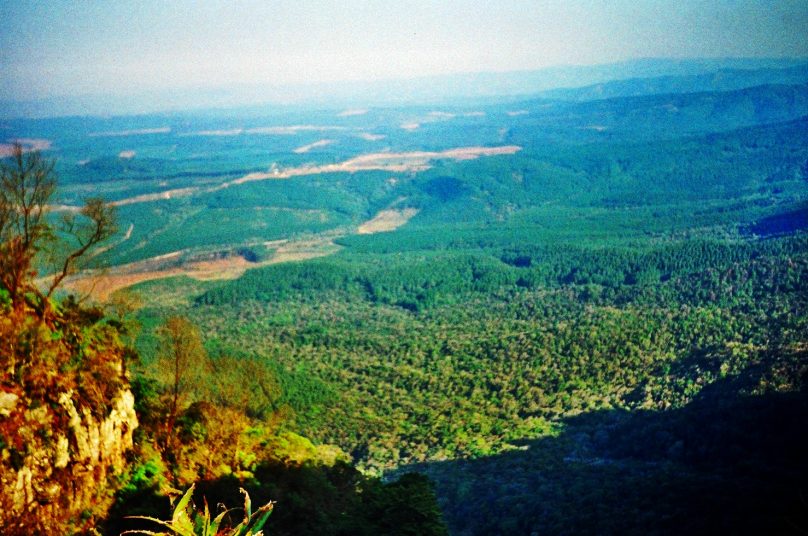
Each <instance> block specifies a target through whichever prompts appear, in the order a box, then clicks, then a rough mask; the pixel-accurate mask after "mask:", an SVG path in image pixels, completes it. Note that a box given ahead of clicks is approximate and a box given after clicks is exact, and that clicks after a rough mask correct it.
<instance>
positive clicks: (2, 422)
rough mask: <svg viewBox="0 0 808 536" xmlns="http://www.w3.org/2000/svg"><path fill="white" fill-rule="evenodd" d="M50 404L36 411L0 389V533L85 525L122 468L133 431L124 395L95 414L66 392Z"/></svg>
mask: <svg viewBox="0 0 808 536" xmlns="http://www.w3.org/2000/svg"><path fill="white" fill-rule="evenodd" d="M0 389H3V388H0ZM55 399H56V400H58V404H52V403H51V404H49V405H38V406H37V404H36V402H34V401H31V400H27V399H26V398H25V397H24V395H22V393H19V392H12V391H10V390H6V391H0V434H2V436H1V437H0V489H2V492H0V502H2V504H0V533H2V534H28V533H29V531H30V529H31V527H39V528H50V529H51V530H55V531H56V532H53V533H54V534H62V533H65V532H68V530H72V529H78V530H81V529H82V527H86V526H91V525H92V518H93V516H94V515H96V514H103V513H104V512H105V511H106V509H107V507H108V506H109V504H110V502H111V500H112V497H111V492H110V491H109V490H110V489H114V487H115V486H111V485H109V483H108V482H109V481H110V480H111V479H113V478H114V477H115V475H117V474H119V473H120V472H121V471H123V469H124V468H125V466H126V460H125V455H126V453H127V451H129V450H130V449H131V448H132V433H133V431H134V430H135V428H137V426H138V421H137V416H136V414H135V409H134V403H135V400H134V397H133V396H132V392H131V391H129V390H128V389H123V390H121V391H120V392H119V393H118V395H117V396H116V397H114V398H113V399H112V400H111V402H110V403H109V404H108V405H107V407H106V408H104V409H103V410H101V411H99V410H98V408H94V409H95V411H92V409H91V408H88V407H82V405H81V404H80V403H79V402H78V400H77V396H76V395H75V393H74V391H73V390H72V389H71V390H67V391H65V392H63V393H60V394H59V395H58V396H57V397H55ZM48 526H49V527H48Z"/></svg>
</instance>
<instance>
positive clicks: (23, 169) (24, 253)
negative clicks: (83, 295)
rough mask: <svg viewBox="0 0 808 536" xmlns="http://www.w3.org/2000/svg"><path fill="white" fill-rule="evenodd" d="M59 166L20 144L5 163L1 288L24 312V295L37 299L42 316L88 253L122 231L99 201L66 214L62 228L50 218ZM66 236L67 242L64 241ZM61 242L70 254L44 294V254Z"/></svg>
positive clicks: (0, 204)
mask: <svg viewBox="0 0 808 536" xmlns="http://www.w3.org/2000/svg"><path fill="white" fill-rule="evenodd" d="M53 168H54V162H53V161H52V160H48V159H45V158H43V157H42V155H41V154H40V153H39V152H38V151H32V152H25V151H24V150H23V148H22V146H21V145H20V144H15V145H14V149H13V151H12V155H11V158H10V159H9V161H2V162H0V285H2V286H3V287H4V288H5V290H6V291H7V292H8V294H9V298H10V300H11V303H12V306H13V308H14V309H15V310H19V309H20V308H22V306H23V305H24V303H25V299H26V298H25V296H26V294H28V293H32V294H34V295H35V296H37V297H38V300H39V307H40V313H41V315H42V316H43V317H44V316H45V315H46V314H47V312H48V310H49V299H50V298H51V296H52V295H53V293H54V291H55V290H56V289H57V288H58V287H59V285H61V284H62V283H63V282H64V280H65V278H66V277H67V276H68V275H69V274H71V273H73V272H74V271H75V270H76V269H77V267H78V265H79V261H80V260H81V259H86V258H88V255H87V254H88V252H90V251H91V250H92V248H93V247H95V246H96V245H97V244H99V243H100V242H102V241H104V240H105V239H107V238H109V237H110V236H112V235H113V234H115V232H116V231H117V226H116V223H115V220H116V219H115V211H114V207H112V206H111V205H108V204H105V203H104V201H103V200H101V199H99V198H90V199H87V200H86V201H85V205H84V207H83V208H82V209H81V210H79V211H77V212H71V211H67V212H65V213H64V215H63V216H62V222H61V226H59V227H58V228H57V227H56V226H54V224H53V223H52V221H53V220H52V218H50V217H49V212H50V209H51V205H50V202H51V199H52V198H53V195H54V193H55V191H56V175H55V173H54V171H53ZM59 237H61V238H62V239H63V240H61V241H60V240H59ZM57 242H62V243H63V244H64V245H65V246H66V252H65V253H64V255H63V256H61V258H59V259H55V263H54V264H53V265H52V266H51V270H50V272H51V277H52V279H51V281H50V283H49V284H47V285H45V286H44V290H42V289H40V287H39V286H38V285H37V284H36V283H35V278H36V276H37V273H38V267H39V265H40V261H44V260H45V259H41V258H40V257H39V255H40V253H42V252H43V251H45V250H46V248H48V249H50V248H51V246H55V245H56V243H57Z"/></svg>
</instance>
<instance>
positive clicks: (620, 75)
mask: <svg viewBox="0 0 808 536" xmlns="http://www.w3.org/2000/svg"><path fill="white" fill-rule="evenodd" d="M807 61H808V60H806V59H805V58H802V59H800V58H715V59H657V58H646V59H638V60H627V61H623V62H619V63H609V64H602V65H581V66H576V65H567V66H557V67H548V68H544V69H539V70H532V71H513V72H480V73H459V74H447V75H436V76H428V77H420V78H407V79H391V80H380V81H371V82H368V81H361V80H357V81H346V82H327V83H317V84H295V85H277V84H271V83H270V84H260V85H259V84H256V85H234V86H230V87H177V88H175V89H171V90H161V91H152V92H145V93H138V92H130V93H128V94H126V95H121V96H115V95H103V94H98V95H64V96H60V97H53V98H48V99H41V100H34V101H0V117H5V118H13V117H55V116H69V115H79V116H82V115H104V116H106V115H127V114H144V113H150V112H168V111H181V110H190V109H209V108H243V107H248V108H247V110H244V109H242V112H246V113H254V112H255V110H256V107H258V109H260V107H261V105H264V106H278V105H283V106H304V107H312V106H313V107H324V106H325V107H332V106H336V107H339V106H346V107H348V106H383V105H402V104H411V103H421V104H435V105H437V104H462V103H466V102H469V101H471V102H474V101H475V100H480V99H491V98H496V99H509V98H514V97H524V96H529V95H534V94H539V95H540V96H543V97H547V98H550V99H564V100H582V99H595V98H607V97H614V96H630V95H642V94H649V93H672V92H696V91H707V90H729V89H741V88H744V87H751V86H755V85H760V84H763V83H784V84H790V83H800V82H805V81H806V80H808V79H807V78H806V76H808V75H807V74H806V69H808V67H806V65H807V63H806V62H807ZM616 80H619V81H620V82H617V83H611V84H609V82H612V81H616ZM593 84H597V86H595V87H588V86H591V85H593ZM604 84H605V85H604ZM571 88H578V89H575V90H574V91H570V89H571Z"/></svg>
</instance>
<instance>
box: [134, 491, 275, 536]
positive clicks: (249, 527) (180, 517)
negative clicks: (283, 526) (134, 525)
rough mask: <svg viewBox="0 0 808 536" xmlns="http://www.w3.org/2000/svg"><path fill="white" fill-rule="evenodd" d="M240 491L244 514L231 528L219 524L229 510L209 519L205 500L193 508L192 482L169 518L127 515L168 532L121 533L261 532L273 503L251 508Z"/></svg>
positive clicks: (197, 535) (250, 535)
mask: <svg viewBox="0 0 808 536" xmlns="http://www.w3.org/2000/svg"><path fill="white" fill-rule="evenodd" d="M240 491H241V493H243V494H244V518H243V519H242V521H241V523H239V524H238V525H236V526H235V527H232V528H229V527H228V528H224V529H220V525H221V524H222V521H223V520H224V517H225V515H227V513H228V512H230V511H231V510H225V511H224V512H222V513H221V514H219V515H218V516H216V518H215V519H213V520H211V518H210V510H209V509H208V504H207V502H206V503H205V509H204V510H202V511H201V512H200V511H199V510H197V509H196V508H195V507H194V505H193V503H192V502H191V497H192V496H193V493H194V486H193V485H192V486H191V487H190V488H188V491H186V492H185V494H184V495H183V496H182V498H181V499H180V500H179V502H177V505H176V506H175V507H174V513H173V514H172V516H171V519H170V520H169V521H163V520H161V519H156V518H153V517H148V516H129V519H145V520H147V521H151V522H153V523H156V524H158V525H161V526H163V527H165V528H166V529H168V532H154V531H150V530H127V531H125V532H122V533H121V535H122V536H123V534H146V535H149V536H263V531H262V530H261V529H262V528H263V527H264V524H265V523H266V522H267V519H269V516H270V514H272V508H273V507H274V504H275V503H273V502H272V501H270V502H268V503H267V504H265V505H264V506H262V507H260V508H258V510H256V511H255V512H253V511H252V501H251V500H250V495H249V494H248V493H247V492H246V491H245V490H244V489H243V488H241V489H240Z"/></svg>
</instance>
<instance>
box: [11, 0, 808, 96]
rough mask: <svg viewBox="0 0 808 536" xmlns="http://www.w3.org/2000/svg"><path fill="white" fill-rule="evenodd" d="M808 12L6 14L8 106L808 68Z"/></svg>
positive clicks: (348, 3)
mask: <svg viewBox="0 0 808 536" xmlns="http://www.w3.org/2000/svg"><path fill="white" fill-rule="evenodd" d="M806 29H808V0H793V1H776V0H760V1H757V0H735V1H730V0H704V1H701V0H656V1H652V0H646V1H643V0H614V1H596V0H590V1H571V0H570V1H508V0H495V1H490V2H489V1H457V0H448V1H441V0H432V1H407V0H389V1H374V0H362V1H354V0H337V1H333V2H326V1H305V0H294V1H286V0H278V1H272V0H265V1H261V2H258V1H256V2H236V1H227V2H218V1H213V0H197V1H182V0H165V1H156V0H137V1H129V0H110V1H104V2H102V1H51V2H47V1H42V2H36V3H34V2H32V1H26V0H0V99H24V100H28V99H33V98H40V97H47V96H54V95H76V94H101V93H109V94H119V95H120V94H126V93H134V92H138V91H149V90H160V89H166V88H172V87H183V88H188V87H214V86H226V85H229V84H241V83H266V82H271V83H273V84H283V83H294V82H304V81H333V80H358V79H361V80H374V79H389V78H399V77H413V76H420V75H429V74H437V73H451V72H475V71H506V70H517V69H533V68H539V67H545V66H550V65H558V64H590V63H606V62H612V61H619V60H623V59H630V58H637V57H649V56H656V57H677V58H681V57H695V56H701V57H718V56H756V57H760V56H766V57H781V56H803V57H804V56H808V40H806V39H805V37H806Z"/></svg>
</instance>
